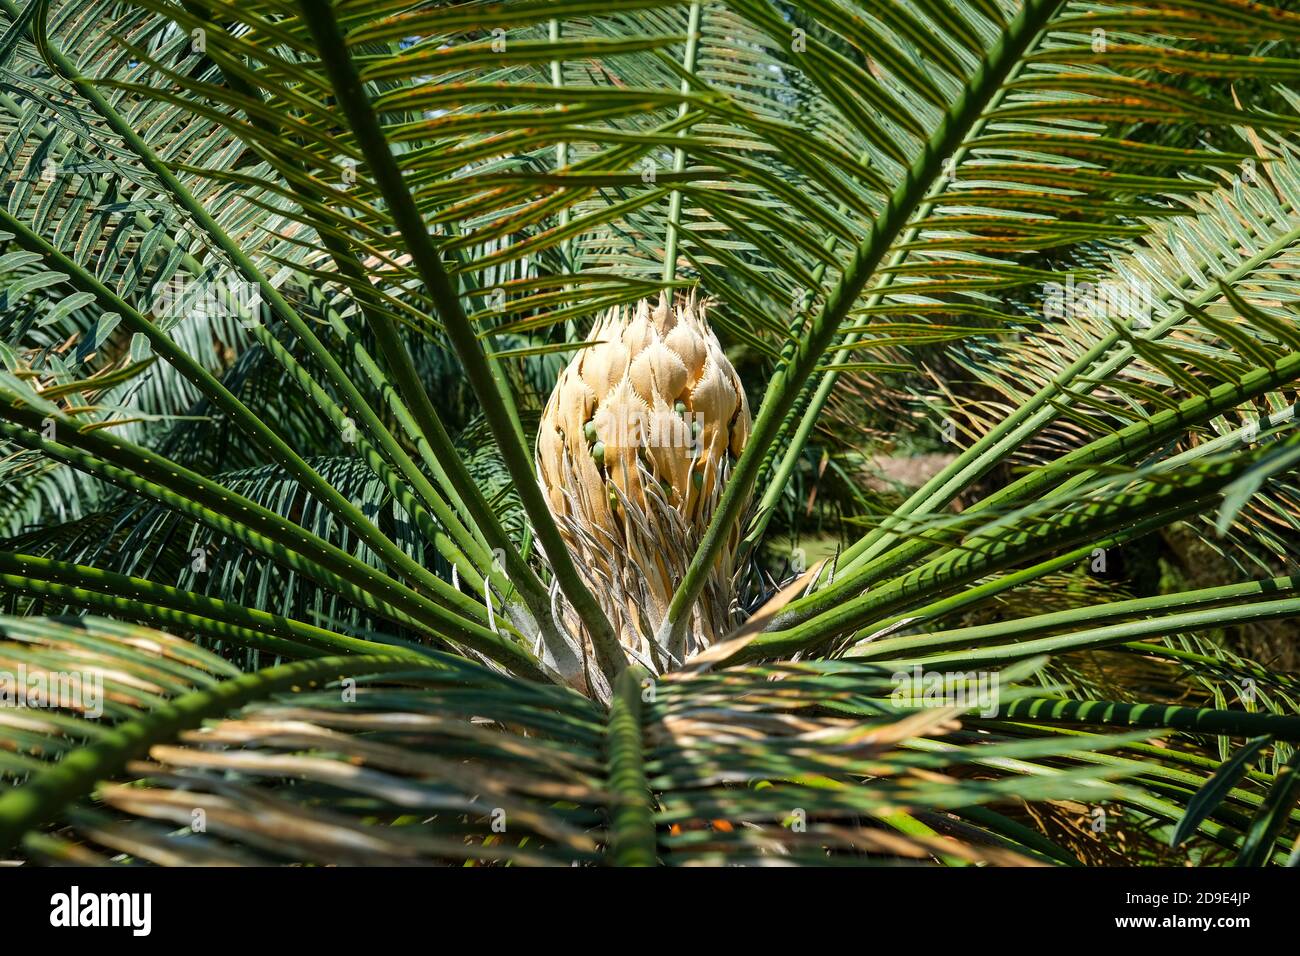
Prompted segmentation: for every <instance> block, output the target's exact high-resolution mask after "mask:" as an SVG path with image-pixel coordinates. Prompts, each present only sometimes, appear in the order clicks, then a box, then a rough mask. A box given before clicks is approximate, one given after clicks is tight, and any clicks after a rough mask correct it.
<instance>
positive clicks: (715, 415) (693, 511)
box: [537, 295, 750, 668]
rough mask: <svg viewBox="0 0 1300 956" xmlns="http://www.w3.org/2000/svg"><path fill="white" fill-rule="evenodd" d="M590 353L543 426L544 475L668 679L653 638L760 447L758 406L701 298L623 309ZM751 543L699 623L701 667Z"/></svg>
mask: <svg viewBox="0 0 1300 956" xmlns="http://www.w3.org/2000/svg"><path fill="white" fill-rule="evenodd" d="M588 342H591V343H596V344H592V345H588V346H587V347H586V348H584V349H582V350H581V351H580V352H578V354H577V356H576V357H575V358H574V359H573V361H572V362H570V363H569V365H568V366H567V367H566V368H565V369H564V371H563V372H561V373H560V377H559V380H558V381H557V382H556V385H555V390H554V391H553V392H552V393H551V397H550V401H548V402H547V405H546V409H545V411H544V412H543V413H542V420H541V428H540V431H539V433H538V437H537V475H538V479H539V480H540V481H541V484H542V487H543V489H544V490H545V492H546V500H547V502H548V504H549V505H550V509H551V513H552V514H553V515H554V516H555V519H556V522H557V523H558V524H559V527H560V533H561V535H562V536H563V538H564V540H565V543H566V544H567V545H568V547H569V550H570V551H571V552H572V554H573V557H574V559H575V562H576V563H577V565H578V568H579V570H580V571H581V572H582V573H583V575H584V576H585V577H586V579H587V585H588V587H589V588H590V589H591V591H592V593H593V594H595V595H596V597H597V599H598V600H599V601H600V602H601V604H602V606H603V607H604V609H605V612H606V614H608V615H609V617H610V620H611V623H613V625H614V627H615V628H616V629H617V630H618V632H619V635H620V638H621V640H622V641H623V643H624V645H625V646H626V647H628V648H629V649H630V650H632V651H633V652H634V655H635V656H636V657H637V658H638V659H639V660H641V661H642V662H644V663H646V664H649V665H651V666H653V667H656V668H667V667H670V666H672V664H673V663H674V662H672V661H670V660H668V659H667V658H666V657H665V654H664V649H662V648H658V647H655V646H653V634H654V633H655V631H656V629H657V628H658V626H659V624H660V623H661V622H662V620H663V617H664V615H665V613H666V611H667V608H668V603H669V600H670V599H671V597H672V594H673V590H674V589H675V588H676V586H677V584H678V582H679V581H680V580H681V577H682V575H683V573H684V572H685V570H686V566H687V565H688V564H689V563H690V559H691V556H692V555H693V554H694V552H695V548H696V546H697V545H698V544H699V541H700V539H701V538H702V537H703V535H704V532H705V529H706V528H707V527H708V523H709V520H710V518H711V517H712V515H713V511H714V508H715V507H716V505H717V502H718V498H719V497H720V496H721V493H722V488H723V486H724V484H725V483H726V480H727V476H728V475H729V474H730V471H731V465H732V462H734V461H735V459H736V458H737V457H738V456H739V455H740V453H741V451H742V450H743V449H744V447H745V442H746V441H747V440H748V438H749V430H750V414H749V403H748V402H747V400H746V398H745V390H744V388H743V387H742V385H741V382H740V379H739V377H738V376H737V375H736V370H735V368H733V367H732V365H731V362H730V361H729V360H728V359H727V357H726V355H725V354H724V353H723V351H722V346H721V345H720V344H719V342H718V339H717V336H715V335H714V334H713V330H712V329H710V328H709V325H708V322H707V320H706V317H705V310H704V306H703V304H702V303H701V302H699V301H698V300H697V299H696V298H695V297H694V296H692V297H690V298H689V299H685V300H682V301H679V302H678V303H677V304H676V307H674V306H673V305H671V304H670V303H669V301H668V297H667V296H666V295H665V296H663V297H662V298H661V299H660V301H659V304H658V306H657V307H656V308H654V309H651V307H650V304H649V303H648V302H645V301H642V302H641V303H640V304H639V305H638V306H637V307H636V308H635V309H634V310H632V311H631V312H630V313H629V312H627V311H625V310H622V309H611V310H610V311H609V312H608V313H607V314H606V315H605V316H604V317H603V318H602V319H600V320H599V321H598V322H596V324H595V326H594V327H593V328H592V330H591V334H590V335H589V336H588ZM739 536H740V529H739V526H736V527H734V528H732V529H731V532H730V534H729V536H728V541H727V545H726V547H724V549H723V552H722V554H720V555H719V558H718V562H717V565H716V566H715V567H714V569H713V572H712V574H711V575H710V577H709V580H708V582H707V583H706V585H705V588H704V592H703V593H702V595H701V597H700V600H699V601H698V602H697V605H696V607H695V609H694V611H693V614H692V621H691V627H690V632H689V635H688V638H687V645H686V650H687V654H688V656H689V654H691V653H695V652H698V651H700V650H702V649H703V648H705V647H707V646H708V645H709V644H710V643H712V642H713V641H714V640H716V639H717V638H719V637H720V636H722V635H724V634H725V633H727V632H728V631H729V630H730V628H731V623H732V622H731V617H732V614H731V601H732V577H733V573H734V568H733V561H734V556H735V549H736V546H737V545H738V543H739ZM565 617H566V623H568V625H569V626H570V628H571V629H572V630H574V631H575V632H577V633H581V630H582V629H581V625H580V622H578V621H577V620H576V618H574V616H573V614H572V612H571V610H568V609H566V614H565ZM583 639H584V640H586V636H585V635H583Z"/></svg>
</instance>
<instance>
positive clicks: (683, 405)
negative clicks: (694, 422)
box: [673, 402, 686, 415]
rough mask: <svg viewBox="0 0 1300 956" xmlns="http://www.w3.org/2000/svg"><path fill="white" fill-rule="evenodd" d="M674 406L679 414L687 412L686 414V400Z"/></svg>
mask: <svg viewBox="0 0 1300 956" xmlns="http://www.w3.org/2000/svg"><path fill="white" fill-rule="evenodd" d="M673 408H674V409H676V411H677V414H678V415H685V414H686V403H685V402H678V403H677V404H676V405H674V406H673Z"/></svg>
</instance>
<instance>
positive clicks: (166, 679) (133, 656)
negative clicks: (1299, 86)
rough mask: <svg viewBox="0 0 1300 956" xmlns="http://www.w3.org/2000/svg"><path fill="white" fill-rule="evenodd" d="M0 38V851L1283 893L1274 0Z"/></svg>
mask: <svg viewBox="0 0 1300 956" xmlns="http://www.w3.org/2000/svg"><path fill="white" fill-rule="evenodd" d="M0 8H2V9H3V12H4V17H5V23H4V25H3V30H2V31H0V64H2V65H3V70H4V73H5V77H4V83H3V84H2V85H0V89H2V91H0V115H2V116H3V126H4V141H3V147H2V148H0V161H2V162H3V169H4V196H3V200H4V201H3V206H2V208H0V232H2V233H3V243H4V249H3V254H0V277H2V280H3V282H4V297H3V311H2V312H0V358H3V360H4V371H3V373H2V374H0V441H3V444H4V449H3V459H2V461H3V466H2V468H3V470H2V471H0V482H3V484H2V487H3V489H4V494H3V497H2V498H0V508H2V509H3V510H2V511H0V522H3V529H0V534H3V535H4V538H3V541H0V588H2V589H3V591H4V594H5V601H6V602H7V603H6V611H7V612H8V614H9V616H8V617H5V618H4V619H3V621H2V622H0V632H3V643H0V671H2V672H3V673H2V675H0V676H3V678H4V683H3V686H0V690H2V691H3V692H4V695H5V703H6V704H7V705H11V706H6V707H5V708H0V743H2V744H3V745H2V746H0V773H2V774H3V775H4V788H5V789H4V791H3V793H0V844H3V848H4V849H3V852H4V853H5V854H6V855H7V856H9V857H13V858H21V859H25V860H30V861H36V862H50V861H53V862H84V863H92V862H93V863H102V862H126V863H140V862H151V863H157V864H187V863H284V862H310V863H348V864H361V863H418V862H438V861H445V862H464V861H477V862H481V863H517V864H555V863H560V864H564V863H596V862H602V861H606V862H615V863H627V864H653V863H656V862H662V863H669V864H686V863H759V864H762V863H782V864H788V863H822V862H837V863H845V862H848V863H853V862H856V863H873V862H875V863H878V862H898V861H913V862H916V861H922V862H934V863H946V864H968V863H992V864H1010V863H1039V864H1064V865H1075V864H1079V863H1116V862H1118V863H1126V864H1139V863H1169V862H1180V863H1181V862H1186V861H1191V862H1198V863H1221V862H1233V861H1236V862H1239V863H1243V864H1247V865H1259V864H1265V863H1270V862H1279V863H1283V862H1286V861H1287V860H1288V858H1290V859H1291V860H1292V861H1294V859H1295V854H1294V853H1293V850H1292V847H1293V845H1294V842H1295V840H1296V834H1297V831H1298V829H1300V827H1298V826H1297V824H1298V823H1300V811H1298V810H1297V809H1296V800H1297V795H1298V792H1300V784H1298V783H1297V773H1296V769H1297V763H1298V762H1300V758H1297V757H1296V756H1295V754H1296V750H1295V749H1294V743H1295V742H1296V741H1297V740H1300V714H1297V711H1296V703H1295V701H1296V689H1297V677H1296V675H1294V674H1291V673H1287V672H1286V671H1285V670H1282V669H1280V668H1279V667H1278V666H1277V661H1276V660H1275V659H1274V658H1273V657H1271V656H1268V655H1267V654H1264V652H1263V651H1261V650H1260V649H1261V648H1264V649H1265V650H1266V643H1265V642H1261V641H1260V640H1258V639H1257V638H1258V637H1259V635H1260V633H1266V634H1268V635H1270V639H1271V640H1273V641H1278V640H1281V641H1283V642H1285V641H1286V640H1288V639H1293V638H1294V636H1295V631H1294V629H1293V628H1291V627H1289V625H1288V624H1287V622H1288V621H1289V620H1291V619H1293V618H1294V616H1295V614H1296V613H1297V611H1298V610H1300V578H1297V577H1295V576H1294V575H1293V574H1292V571H1293V570H1294V569H1293V568H1292V566H1291V559H1292V555H1293V554H1294V553H1295V551H1296V545H1297V543H1298V542H1300V536H1297V528H1300V496H1298V493H1297V490H1296V488H1295V485H1294V483H1293V479H1292V477H1291V475H1292V474H1293V472H1294V470H1295V466H1296V463H1297V462H1298V461H1300V436H1297V435H1296V433H1295V429H1294V421H1295V404H1294V401H1295V399H1294V395H1293V392H1292V391H1291V390H1292V388H1293V386H1294V384H1295V383H1296V381H1297V379H1298V378H1300V326H1298V325H1297V322H1296V316H1297V305H1296V303H1297V300H1298V298H1300V281H1298V280H1297V275H1298V274H1300V255H1298V252H1297V244H1298V243H1300V151H1298V150H1297V146H1300V139H1297V133H1298V132H1300V112H1298V111H1300V100H1297V99H1296V97H1295V96H1294V95H1293V94H1292V92H1291V91H1290V90H1289V89H1288V88H1287V87H1286V85H1285V84H1286V83H1287V81H1289V80H1292V79H1294V77H1295V76H1297V75H1300V58H1297V57H1296V55H1295V53H1296V42H1297V40H1300V14H1297V13H1294V12H1291V11H1289V10H1288V9H1286V8H1285V7H1282V6H1269V5H1265V4H1262V3H1255V2H1252V0H1215V2H1214V3H1207V2H1204V0H1146V2H1143V0H1131V2H1130V0H1095V2H1089V0H872V2H870V3H867V2H853V0H802V2H800V3H797V4H796V3H784V2H779V0H708V2H704V0H701V2H678V0H605V2H603V3H599V4H592V3H588V2H585V0H552V2H541V0H506V2H498V3H483V2H443V0H424V2H421V0H296V2H295V0H241V2H239V3H235V2H229V0H132V2H116V0H64V2H49V0H0ZM846 396H848V398H847V399H846ZM751 409H752V418H751ZM846 423H847V427H845V426H846ZM868 434H871V435H880V434H886V435H895V436H897V438H898V440H899V442H900V443H901V445H900V447H909V445H908V443H910V447H916V448H922V447H925V448H931V449H937V450H939V451H941V452H946V453H947V454H946V456H945V457H943V458H942V459H941V461H943V462H944V464H943V466H942V468H941V470H939V471H938V472H937V473H936V474H934V475H933V476H932V477H930V478H929V479H928V480H926V481H924V483H923V484H921V485H920V487H918V488H915V489H913V490H911V491H910V493H909V494H907V495H906V497H901V496H898V495H891V494H888V493H880V492H877V491H873V490H871V487H869V484H868V481H867V479H868V475H867V474H866V472H867V470H868V469H869V463H870V462H871V461H872V460H873V458H872V452H873V449H872V448H870V447H868V446H867V443H866V441H865V439H864V437H863V436H866V435H868ZM927 443H928V444H927ZM1174 540H1177V541H1179V542H1182V543H1183V545H1182V546H1181V547H1182V548H1183V550H1182V551H1181V552H1180V553H1181V554H1183V555H1184V556H1187V555H1192V556H1195V557H1191V558H1187V559H1186V561H1184V564H1185V565H1186V564H1187V562H1188V561H1190V562H1191V563H1192V564H1194V565H1195V567H1194V569H1193V570H1195V572H1196V573H1195V574H1190V573H1184V574H1182V575H1181V576H1180V575H1178V574H1174V573H1173V572H1171V571H1170V570H1169V569H1170V567H1171V566H1172V565H1171V563H1170V562H1169V561H1168V560H1166V558H1165V557H1162V555H1166V556H1167V552H1168V551H1169V549H1170V547H1172V545H1171V544H1169V542H1171V541H1174ZM1188 542H1190V544H1188ZM814 546H820V547H821V548H822V550H823V552H824V553H823V554H822V555H821V556H820V559H819V560H813V559H812V558H811V557H809V555H808V552H809V551H810V550H813V548H814ZM1121 563H1124V564H1125V565H1126V566H1127V567H1128V569H1129V573H1128V574H1127V575H1126V576H1125V577H1124V578H1117V577H1116V576H1115V575H1114V569H1115V568H1117V567H1118V566H1119V565H1120V564H1121ZM1144 563H1145V564H1147V565H1150V566H1149V567H1140V566H1141V565H1143V564H1144ZM1162 569H1163V574H1162ZM1185 570H1186V568H1185ZM1138 571H1141V572H1142V573H1141V574H1138V573H1137V572H1138ZM1142 581H1145V582H1146V583H1145V584H1143V585H1141V586H1139V584H1141V582H1142ZM1193 585H1194V587H1193ZM1189 588H1191V589H1189ZM1279 635H1280V637H1279ZM1261 654H1264V656H1262V657H1261ZM1252 655H1253V656H1252ZM1257 657H1259V658H1260V659H1256V658H1257Z"/></svg>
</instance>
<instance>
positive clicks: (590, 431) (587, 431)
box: [582, 418, 598, 442]
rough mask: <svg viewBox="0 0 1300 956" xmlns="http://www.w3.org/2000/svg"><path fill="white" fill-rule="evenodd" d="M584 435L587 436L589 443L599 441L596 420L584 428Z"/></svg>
mask: <svg viewBox="0 0 1300 956" xmlns="http://www.w3.org/2000/svg"><path fill="white" fill-rule="evenodd" d="M582 433H583V434H584V435H586V436H587V441H589V442H593V441H595V440H596V439H597V437H598V436H597V435H596V420H595V419H594V418H593V419H592V420H591V421H589V422H587V424H585V425H583V426H582Z"/></svg>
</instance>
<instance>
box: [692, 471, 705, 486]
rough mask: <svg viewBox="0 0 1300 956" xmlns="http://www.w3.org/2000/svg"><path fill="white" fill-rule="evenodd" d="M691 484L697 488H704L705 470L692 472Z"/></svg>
mask: <svg viewBox="0 0 1300 956" xmlns="http://www.w3.org/2000/svg"><path fill="white" fill-rule="evenodd" d="M691 484H693V485H694V486H695V487H696V488H703V487H704V472H702V471H693V472H691Z"/></svg>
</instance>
